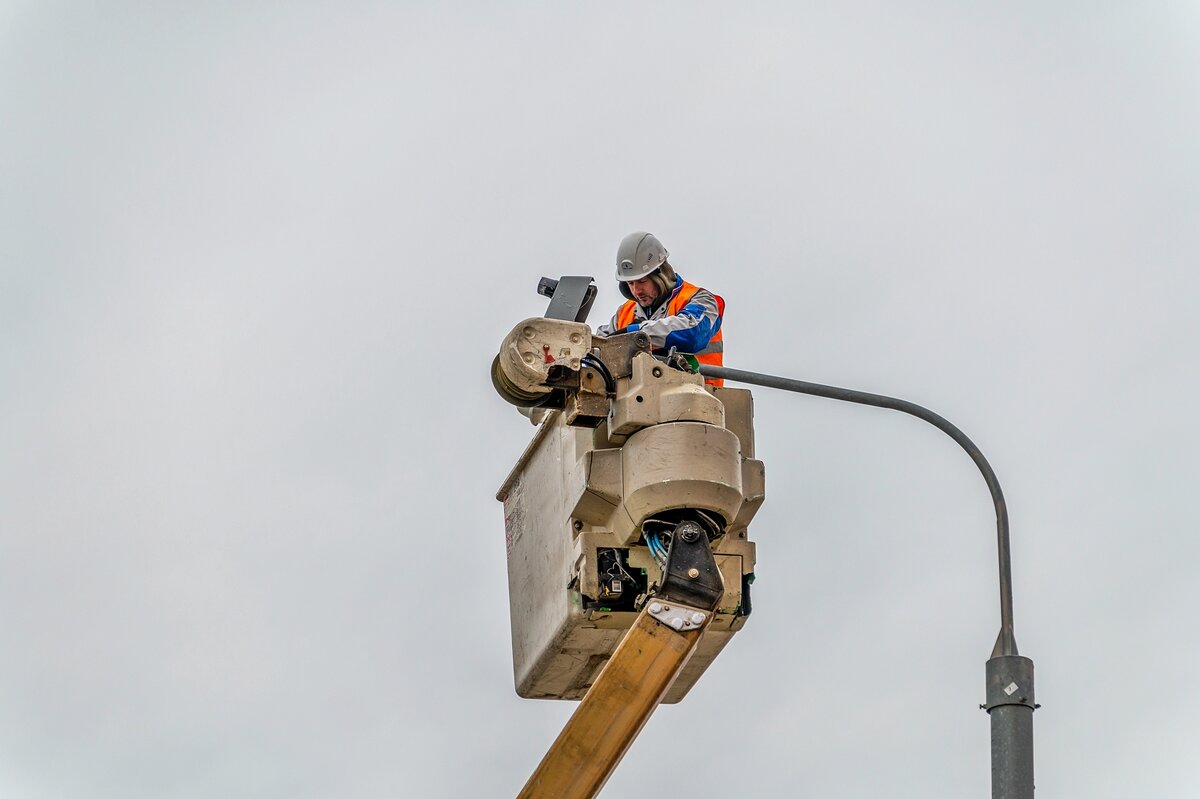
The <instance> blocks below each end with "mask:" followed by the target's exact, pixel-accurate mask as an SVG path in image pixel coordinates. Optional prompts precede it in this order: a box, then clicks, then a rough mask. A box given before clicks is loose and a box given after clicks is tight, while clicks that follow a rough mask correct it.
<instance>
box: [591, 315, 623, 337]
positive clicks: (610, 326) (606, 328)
mask: <svg viewBox="0 0 1200 799" xmlns="http://www.w3.org/2000/svg"><path fill="white" fill-rule="evenodd" d="M617 310H618V312H619V311H620V309H617ZM615 332H617V314H613V315H612V319H609V320H608V321H607V322H605V323H604V324H602V325H600V327H598V328H596V335H597V336H600V337H601V338H608V337H609V336H611V335H612V334H613V333H615Z"/></svg>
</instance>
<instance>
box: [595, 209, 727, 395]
mask: <svg viewBox="0 0 1200 799" xmlns="http://www.w3.org/2000/svg"><path fill="white" fill-rule="evenodd" d="M617 287H618V288H619V289H620V290H621V293H622V294H623V295H625V296H626V297H627V298H628V302H626V303H625V304H623V305H622V306H621V307H620V308H618V309H617V312H616V313H615V314H613V318H612V320H611V321H609V322H608V323H607V324H603V325H601V326H600V327H599V329H598V330H596V335H598V336H615V335H618V334H620V333H632V332H634V331H637V330H640V331H642V332H643V333H645V334H646V335H647V336H649V337H650V346H651V347H653V348H654V350H656V351H661V352H669V351H670V350H671V349H672V348H674V349H675V351H676V352H679V353H685V354H688V355H692V356H694V357H695V359H696V360H697V361H698V362H699V363H702V364H708V365H710V366H720V365H721V353H722V337H721V317H722V316H724V314H725V300H723V299H721V298H720V297H718V296H717V295H716V294H713V293H712V292H711V291H709V290H707V289H702V288H700V287H699V286H693V285H692V284H691V283H688V282H687V281H686V280H684V279H683V278H682V277H680V276H679V275H677V274H675V270H674V269H673V268H672V267H671V264H670V263H668V262H667V250H666V248H665V247H663V246H662V242H660V241H659V240H658V239H657V238H655V237H654V236H652V235H651V234H649V233H644V232H638V233H630V234H629V235H628V236H626V237H625V238H624V239H622V240H621V245H620V246H619V247H618V248H617ZM704 382H706V383H708V384H709V385H711V386H721V385H723V384H724V381H722V380H716V379H711V380H707V379H706V380H705V381H704Z"/></svg>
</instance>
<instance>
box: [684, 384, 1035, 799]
mask: <svg viewBox="0 0 1200 799" xmlns="http://www.w3.org/2000/svg"><path fill="white" fill-rule="evenodd" d="M700 374H702V375H704V376H705V377H713V378H722V379H724V380H732V381H734V382H738V383H750V384H751V385H756V386H764V387H766V388H778V389H783V390H784V391H794V392H797V393H799V394H810V395H812V396H815V397H827V398H829V399H835V400H842V401H844V402H855V403H858V404H860V405H874V406H875V407H877V408H889V409H891V410H894V411H900V412H902V413H907V414H909V415H911V416H915V417H917V418H918V419H923V420H925V421H926V422H929V423H930V424H931V425H933V426H934V427H936V428H937V429H939V430H941V431H942V432H943V433H945V434H946V435H948V436H950V437H951V438H952V439H954V440H955V441H956V442H957V443H958V445H959V446H960V447H962V448H963V449H964V450H966V452H967V454H968V455H970V456H971V460H973V461H975V465H976V466H978V467H979V471H980V472H982V473H983V479H984V480H985V481H986V482H987V486H988V490H989V491H991V493H992V502H993V503H994V504H995V506H996V546H997V549H998V551H999V556H1000V634H999V635H998V636H997V637H996V645H995V647H993V649H992V655H991V657H990V658H988V661H987V667H986V670H985V674H986V680H987V693H986V696H987V701H986V703H985V704H983V705H980V707H981V708H983V709H985V710H987V712H988V716H989V718H990V721H991V728H992V799H1033V711H1034V710H1035V709H1037V708H1038V707H1039V706H1038V705H1037V704H1036V703H1035V701H1034V694H1033V661H1032V660H1030V659H1029V658H1027V657H1022V656H1021V655H1020V654H1019V653H1018V652H1017V641H1016V638H1015V637H1014V635H1013V607H1012V605H1013V603H1012V560H1011V557H1010V554H1009V544H1008V508H1007V507H1006V506H1005V504H1004V494H1003V492H1002V491H1001V490H1000V483H999V481H998V480H997V479H996V473H995V472H994V471H992V467H991V464H989V463H988V462H987V459H986V458H984V457H983V453H982V452H980V451H979V447H977V446H975V444H974V442H972V441H971V439H969V438H967V436H966V434H965V433H963V432H962V431H961V430H959V429H958V428H957V427H955V426H954V425H953V424H951V423H950V422H949V421H947V420H946V419H944V418H942V417H941V416H939V415H938V414H936V413H934V412H933V411H931V410H929V409H928V408H923V407H921V406H920V405H917V404H916V403H912V402H908V401H906V400H902V399H896V398H894V397H885V396H882V395H880V394H868V393H866V392H864V391H854V390H852V389H848V388H837V387H834V386H825V385H821V384H820V383H808V382H805V381H803V380H791V379H789V378H786V377H774V376H772V375H764V374H759V373H758V372H746V371H742V370H740V369H726V368H724V367H721V366H708V365H703V364H702V365H701V366H700Z"/></svg>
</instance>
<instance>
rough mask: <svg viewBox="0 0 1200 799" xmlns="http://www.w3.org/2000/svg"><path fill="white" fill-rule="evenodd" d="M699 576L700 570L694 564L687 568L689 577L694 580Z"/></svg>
mask: <svg viewBox="0 0 1200 799" xmlns="http://www.w3.org/2000/svg"><path fill="white" fill-rule="evenodd" d="M699 576H700V570H699V569H697V568H696V567H695V566H693V567H692V568H690V569H688V577H690V578H691V579H693V580H695V579H696V578H697V577H699Z"/></svg>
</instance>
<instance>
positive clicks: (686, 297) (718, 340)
mask: <svg viewBox="0 0 1200 799" xmlns="http://www.w3.org/2000/svg"><path fill="white" fill-rule="evenodd" d="M698 290H699V287H697V286H693V285H692V284H691V283H688V282H687V281H686V280H685V281H683V285H682V286H680V287H679V290H678V291H676V292H675V293H674V295H672V297H671V299H670V301H669V302H668V303H667V316H678V315H679V313H680V311H682V310H683V309H684V307H685V306H686V305H687V304H688V302H690V301H691V299H692V295H694V294H695V293H696V292H697V291H698ZM713 299H715V300H716V301H717V320H718V321H720V320H721V318H722V317H723V316H724V315H725V300H723V299H721V298H720V297H718V296H717V295H716V294H713ZM636 309H637V303H636V302H634V301H633V300H627V301H626V302H625V304H624V305H622V306H621V307H620V309H619V310H618V311H617V329H618V330H621V329H622V328H626V327H629V326H630V325H632V324H633V323H634V322H635V321H636V318H635V313H634V312H635V310H636ZM723 332H724V331H723V330H722V329H721V328H717V332H716V333H714V334H713V337H712V338H711V339H709V341H708V346H706V347H705V348H704V349H702V350H700V352H694V353H691V354H692V355H695V356H696V360H697V361H699V362H700V363H706V364H708V365H709V366H721V365H722V353H724V351H725V343H724V338H725V337H724V335H722V333H723ZM704 382H705V383H708V384H709V385H711V386H723V385H725V381H724V380H716V379H708V378H706V379H705V380H704Z"/></svg>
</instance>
